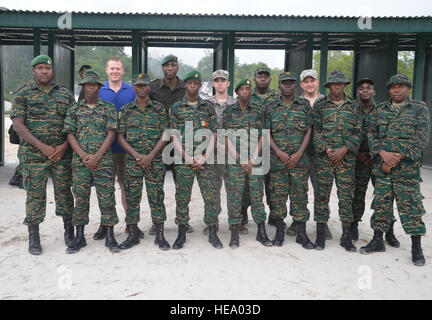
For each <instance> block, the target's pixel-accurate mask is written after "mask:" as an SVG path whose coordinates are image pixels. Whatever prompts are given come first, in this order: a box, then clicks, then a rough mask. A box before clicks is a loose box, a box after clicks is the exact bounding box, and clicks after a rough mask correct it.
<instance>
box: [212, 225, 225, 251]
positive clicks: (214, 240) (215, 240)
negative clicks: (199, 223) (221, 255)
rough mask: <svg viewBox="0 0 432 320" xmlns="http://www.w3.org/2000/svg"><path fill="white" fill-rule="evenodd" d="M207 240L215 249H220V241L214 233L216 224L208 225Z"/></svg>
mask: <svg viewBox="0 0 432 320" xmlns="http://www.w3.org/2000/svg"><path fill="white" fill-rule="evenodd" d="M208 241H209V242H210V243H211V244H212V245H213V247H215V248H216V249H222V248H223V245H222V242H221V241H220V240H219V237H218V235H217V233H216V225H214V226H209V237H208Z"/></svg>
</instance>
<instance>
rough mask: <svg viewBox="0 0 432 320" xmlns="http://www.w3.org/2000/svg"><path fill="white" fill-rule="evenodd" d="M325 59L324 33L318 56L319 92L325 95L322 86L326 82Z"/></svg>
mask: <svg viewBox="0 0 432 320" xmlns="http://www.w3.org/2000/svg"><path fill="white" fill-rule="evenodd" d="M327 59H328V34H327V33H324V34H323V35H322V36H321V54H320V75H319V82H320V83H319V91H320V93H321V94H324V95H325V94H326V88H325V87H324V84H325V83H326V81H327Z"/></svg>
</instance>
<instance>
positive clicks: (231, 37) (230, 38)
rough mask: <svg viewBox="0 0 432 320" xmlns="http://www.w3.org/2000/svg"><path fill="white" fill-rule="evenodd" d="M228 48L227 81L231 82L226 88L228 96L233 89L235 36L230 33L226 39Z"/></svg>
mask: <svg viewBox="0 0 432 320" xmlns="http://www.w3.org/2000/svg"><path fill="white" fill-rule="evenodd" d="M227 41H228V43H227V45H228V48H227V53H228V57H227V58H228V69H227V70H228V72H229V80H230V82H231V84H232V85H231V86H230V87H229V88H228V93H229V95H232V94H233V88H234V86H235V84H234V51H235V35H234V32H230V33H229V35H228V39H227Z"/></svg>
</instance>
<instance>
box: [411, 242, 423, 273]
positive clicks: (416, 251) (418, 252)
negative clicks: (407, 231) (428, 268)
mask: <svg viewBox="0 0 432 320" xmlns="http://www.w3.org/2000/svg"><path fill="white" fill-rule="evenodd" d="M411 255H412V262H413V263H414V264H415V265H416V266H424V264H425V263H426V261H425V257H424V256H423V250H422V248H421V236H411Z"/></svg>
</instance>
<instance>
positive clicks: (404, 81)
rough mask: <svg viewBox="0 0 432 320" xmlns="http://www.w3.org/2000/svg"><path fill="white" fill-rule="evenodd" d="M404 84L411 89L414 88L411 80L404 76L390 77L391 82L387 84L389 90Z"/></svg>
mask: <svg viewBox="0 0 432 320" xmlns="http://www.w3.org/2000/svg"><path fill="white" fill-rule="evenodd" d="M397 83H398V84H404V85H406V86H408V87H410V88H412V83H411V80H410V79H409V78H408V77H407V76H406V75H404V74H400V73H398V74H395V75H392V76H391V77H390V80H389V81H388V82H387V88H389V87H390V86H391V85H393V84H397Z"/></svg>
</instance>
